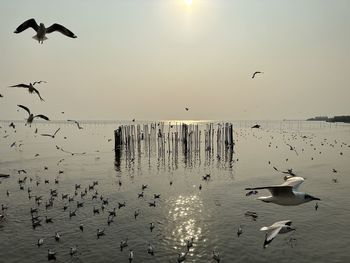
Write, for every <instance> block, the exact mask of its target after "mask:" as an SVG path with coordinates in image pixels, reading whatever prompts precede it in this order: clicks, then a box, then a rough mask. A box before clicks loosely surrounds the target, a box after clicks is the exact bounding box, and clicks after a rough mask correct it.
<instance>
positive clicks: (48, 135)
mask: <svg viewBox="0 0 350 263" xmlns="http://www.w3.org/2000/svg"><path fill="white" fill-rule="evenodd" d="M40 135H41V136H46V137H52V135H51V134H46V133H43V134H40Z"/></svg>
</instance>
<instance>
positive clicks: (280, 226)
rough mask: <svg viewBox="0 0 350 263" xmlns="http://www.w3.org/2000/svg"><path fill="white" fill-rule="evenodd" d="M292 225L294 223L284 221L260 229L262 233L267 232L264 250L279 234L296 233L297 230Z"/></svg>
mask: <svg viewBox="0 0 350 263" xmlns="http://www.w3.org/2000/svg"><path fill="white" fill-rule="evenodd" d="M291 224H292V221H290V220H284V221H279V222H276V223H273V224H272V225H271V226H268V227H266V226H263V227H262V228H260V231H266V236H265V241H264V248H266V247H267V246H268V244H270V243H271V242H272V240H273V239H274V238H275V237H276V236H277V235H278V234H285V233H288V232H290V231H294V230H295V228H293V227H291Z"/></svg>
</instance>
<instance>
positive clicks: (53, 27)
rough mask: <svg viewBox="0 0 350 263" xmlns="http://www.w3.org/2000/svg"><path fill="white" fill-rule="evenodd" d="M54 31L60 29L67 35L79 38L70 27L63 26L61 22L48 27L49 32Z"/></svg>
mask: <svg viewBox="0 0 350 263" xmlns="http://www.w3.org/2000/svg"><path fill="white" fill-rule="evenodd" d="M54 31H58V32H60V33H61V34H63V35H65V36H67V37H71V38H77V36H76V35H75V34H74V33H73V32H72V31H70V30H69V29H68V28H65V27H64V26H62V25H60V24H53V25H52V26H50V27H48V28H47V29H46V33H47V34H49V33H52V32H54Z"/></svg>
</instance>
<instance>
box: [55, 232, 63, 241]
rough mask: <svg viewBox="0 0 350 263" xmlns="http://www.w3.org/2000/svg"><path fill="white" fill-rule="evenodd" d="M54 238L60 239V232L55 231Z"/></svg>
mask: <svg viewBox="0 0 350 263" xmlns="http://www.w3.org/2000/svg"><path fill="white" fill-rule="evenodd" d="M54 238H55V240H56V241H60V239H61V235H60V233H59V232H55V235H54Z"/></svg>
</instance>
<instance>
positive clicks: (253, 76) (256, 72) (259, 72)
mask: <svg viewBox="0 0 350 263" xmlns="http://www.w3.org/2000/svg"><path fill="white" fill-rule="evenodd" d="M263 73H264V72H261V71H255V72H254V73H253V75H252V79H253V78H255V75H256V74H263Z"/></svg>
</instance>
